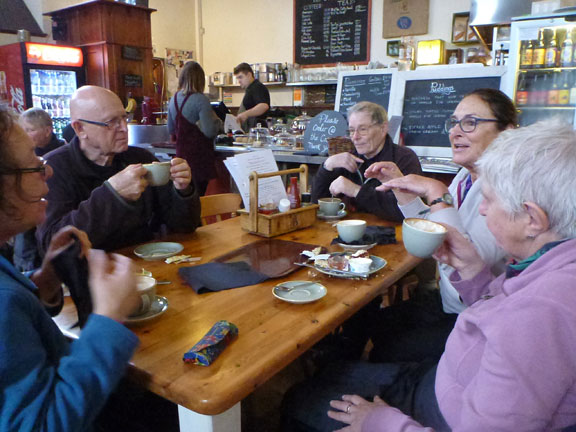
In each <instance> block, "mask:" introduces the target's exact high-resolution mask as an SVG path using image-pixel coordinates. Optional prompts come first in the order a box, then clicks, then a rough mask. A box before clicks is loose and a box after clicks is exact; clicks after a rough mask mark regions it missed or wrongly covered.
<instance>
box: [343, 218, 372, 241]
mask: <svg viewBox="0 0 576 432" xmlns="http://www.w3.org/2000/svg"><path fill="white" fill-rule="evenodd" d="M336 228H337V229H338V235H339V236H340V238H341V239H342V241H344V243H352V242H353V241H358V240H360V239H361V238H362V237H363V236H364V233H365V232H366V221H363V220H360V219H349V220H343V221H340V222H338V223H337V224H336Z"/></svg>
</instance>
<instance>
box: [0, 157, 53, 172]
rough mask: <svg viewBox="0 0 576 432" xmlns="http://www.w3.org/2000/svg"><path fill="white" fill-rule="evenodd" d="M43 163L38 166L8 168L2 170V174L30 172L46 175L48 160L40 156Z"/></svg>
mask: <svg viewBox="0 0 576 432" xmlns="http://www.w3.org/2000/svg"><path fill="white" fill-rule="evenodd" d="M40 160H41V161H42V165H40V166H39V167H36V168H8V169H3V170H0V175H13V174H28V173H41V174H42V175H43V176H45V175H46V168H47V162H46V161H45V160H44V159H42V158H40Z"/></svg>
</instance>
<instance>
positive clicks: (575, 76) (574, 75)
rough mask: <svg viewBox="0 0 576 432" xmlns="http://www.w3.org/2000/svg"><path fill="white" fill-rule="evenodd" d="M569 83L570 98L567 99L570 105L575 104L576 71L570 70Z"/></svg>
mask: <svg viewBox="0 0 576 432" xmlns="http://www.w3.org/2000/svg"><path fill="white" fill-rule="evenodd" d="M569 74H570V83H569V84H568V86H569V87H570V99H569V100H568V104H569V105H572V106H576V72H574V71H570V72H569Z"/></svg>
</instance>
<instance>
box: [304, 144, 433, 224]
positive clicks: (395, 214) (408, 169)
mask: <svg viewBox="0 0 576 432" xmlns="http://www.w3.org/2000/svg"><path fill="white" fill-rule="evenodd" d="M353 155H354V156H357V157H359V158H360V159H363V160H364V162H363V163H362V164H360V165H359V166H358V170H359V171H360V173H361V174H362V178H360V175H359V174H358V172H353V173H351V172H350V171H348V170H346V169H344V168H336V169H334V170H333V171H328V170H327V169H325V168H324V165H322V166H321V167H320V168H319V169H318V172H317V173H316V176H315V177H314V180H313V183H312V201H314V202H318V198H325V197H330V196H332V195H331V193H330V184H331V183H332V182H333V181H334V180H336V179H337V178H338V177H340V176H344V177H346V178H347V179H349V180H351V181H352V182H354V183H356V184H357V185H361V188H360V192H358V195H356V198H349V197H346V196H344V195H341V196H339V198H342V200H343V201H344V202H346V204H347V205H350V204H351V205H352V206H353V207H355V209H356V211H359V212H363V213H371V214H374V215H376V216H378V217H379V218H380V219H385V220H388V221H393V222H400V221H401V220H402V219H404V216H403V215H402V212H401V211H400V209H399V208H398V203H397V201H396V197H395V196H394V193H393V192H392V191H388V192H379V191H377V190H376V187H377V186H380V184H381V183H380V182H379V181H378V180H376V179H374V178H372V179H366V178H365V177H364V171H366V169H367V168H368V167H369V166H370V165H372V164H373V163H375V162H383V161H392V162H394V163H395V164H396V165H397V166H398V168H399V169H400V171H401V172H402V174H404V175H408V174H422V167H421V166H420V161H419V160H418V156H416V154H415V153H414V152H413V151H412V150H411V149H409V148H407V147H401V146H399V145H396V144H394V143H393V142H392V139H391V138H390V136H388V135H386V142H385V143H384V147H382V150H380V153H378V154H377V155H376V156H374V157H373V158H371V159H366V158H365V157H364V156H361V155H359V154H358V153H356V152H353Z"/></svg>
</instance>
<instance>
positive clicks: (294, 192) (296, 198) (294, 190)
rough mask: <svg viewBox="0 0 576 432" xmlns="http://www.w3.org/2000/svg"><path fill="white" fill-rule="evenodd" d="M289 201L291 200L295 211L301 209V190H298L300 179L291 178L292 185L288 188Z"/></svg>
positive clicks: (291, 205)
mask: <svg viewBox="0 0 576 432" xmlns="http://www.w3.org/2000/svg"><path fill="white" fill-rule="evenodd" d="M287 192H288V200H290V208H291V209H295V208H298V207H300V189H299V188H298V178H296V177H290V185H289V186H288V191H287Z"/></svg>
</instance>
